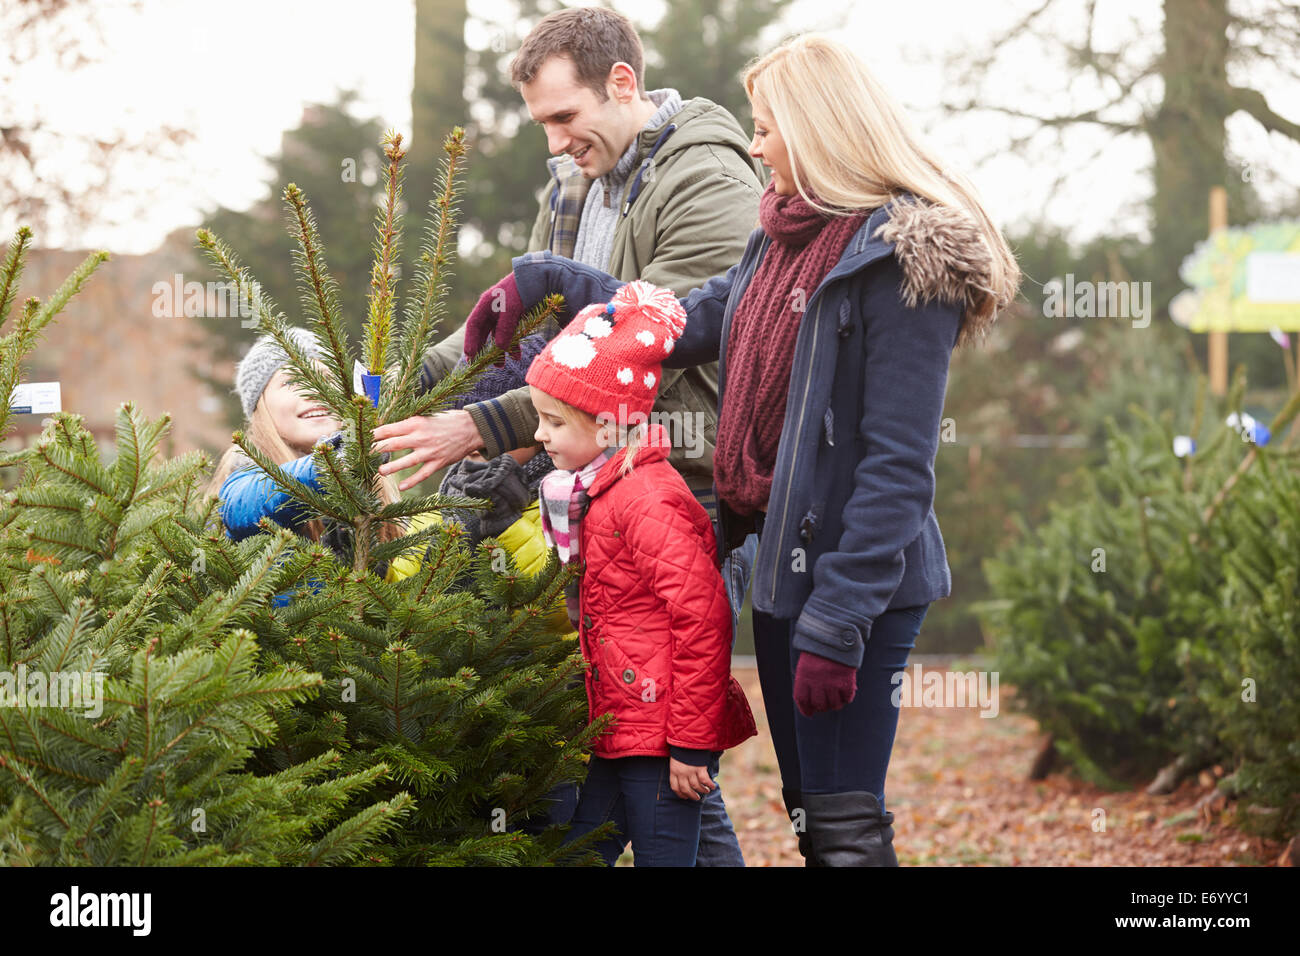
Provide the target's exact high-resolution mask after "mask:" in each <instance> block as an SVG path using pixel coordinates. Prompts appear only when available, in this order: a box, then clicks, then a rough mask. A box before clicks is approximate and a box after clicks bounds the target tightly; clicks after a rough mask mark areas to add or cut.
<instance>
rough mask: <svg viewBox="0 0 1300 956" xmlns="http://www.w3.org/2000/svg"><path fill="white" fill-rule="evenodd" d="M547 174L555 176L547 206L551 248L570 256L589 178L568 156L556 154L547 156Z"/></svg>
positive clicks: (567, 257)
mask: <svg viewBox="0 0 1300 956" xmlns="http://www.w3.org/2000/svg"><path fill="white" fill-rule="evenodd" d="M550 162H551V175H552V176H554V177H555V191H554V192H553V193H552V206H551V246H550V249H551V252H552V254H554V255H557V256H564V257H565V258H566V259H571V258H573V248H574V245H575V244H576V243H577V241H578V226H580V225H581V224H582V210H583V208H584V207H585V206H586V204H587V192H588V191H589V190H590V189H591V180H590V179H588V178H587V177H586V176H584V175H582V170H580V169H578V166H577V164H576V163H574V161H573V160H572V158H570V157H568V156H559V157H556V158H555V159H553V160H551V161H550Z"/></svg>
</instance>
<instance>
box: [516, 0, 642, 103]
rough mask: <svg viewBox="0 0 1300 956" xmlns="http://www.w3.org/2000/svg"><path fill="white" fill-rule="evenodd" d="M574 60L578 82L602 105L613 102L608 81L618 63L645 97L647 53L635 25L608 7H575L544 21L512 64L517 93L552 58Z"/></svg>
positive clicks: (529, 37) (552, 15)
mask: <svg viewBox="0 0 1300 956" xmlns="http://www.w3.org/2000/svg"><path fill="white" fill-rule="evenodd" d="M554 56H558V57H564V58H565V59H567V60H570V61H572V63H573V68H574V71H575V72H576V73H577V76H578V82H579V83H581V84H582V85H583V86H585V87H588V88H589V89H591V90H593V91H595V93H596V95H597V96H598V97H600V100H601V102H604V101H605V100H607V99H609V95H608V94H607V93H606V92H605V81H606V80H607V79H608V78H609V71H610V70H612V69H613V68H614V64H615V63H618V62H620V61H621V62H623V63H626V64H627V65H628V66H630V67H631V68H632V72H633V73H634V74H635V75H636V87H637V92H638V93H640V94H641V96H642V97H644V96H645V54H644V53H643V51H642V49H641V38H640V37H639V36H637V35H636V30H635V29H633V27H632V21H630V20H629V19H628V18H627V17H625V16H623V14H621V13H618V12H617V11H615V10H608V9H606V8H604V7H574V8H572V9H568V10H557V11H556V12H554V13H552V14H548V15H547V16H545V17H543V18H542V19H541V21H540V22H539V23H538V24H537V26H535V27H533V29H532V31H531V32H530V33H529V34H528V36H526V37H525V38H524V43H523V46H521V47H520V48H519V53H518V54H516V56H515V58H514V60H513V61H512V62H511V64H510V82H511V83H513V84H514V87H515V89H516V90H517V89H519V88H520V87H521V86H523V84H525V83H531V82H532V81H533V79H534V78H535V77H536V76H537V74H538V72H539V71H540V70H541V68H542V66H543V64H545V63H546V61H547V60H549V59H550V58H551V57H554Z"/></svg>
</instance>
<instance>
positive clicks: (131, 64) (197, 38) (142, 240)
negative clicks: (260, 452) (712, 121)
mask: <svg viewBox="0 0 1300 956" xmlns="http://www.w3.org/2000/svg"><path fill="white" fill-rule="evenodd" d="M0 2H5V0H0ZM8 2H12V0H8ZM1038 2H1039V0H1011V2H997V3H994V2H983V0H965V2H962V0H908V2H905V3H897V2H888V3H883V2H874V0H871V2H867V0H857V2H831V0H797V2H796V6H795V8H794V12H793V14H792V15H791V16H789V17H788V18H787V20H786V22H785V25H784V27H783V28H782V29H778V30H777V31H776V34H775V35H774V36H773V41H774V42H775V39H776V38H777V35H779V34H781V33H784V32H789V31H790V30H791V29H793V28H795V27H796V26H797V28H798V29H822V30H826V31H828V32H831V33H834V34H837V35H838V36H840V37H841V38H842V39H845V40H847V41H849V42H851V43H853V44H855V46H857V47H858V48H859V49H860V50H861V51H863V52H864V55H865V56H866V57H867V59H868V63H869V65H870V67H871V68H872V69H873V71H874V72H875V73H876V74H877V75H878V77H879V78H880V79H881V80H882V81H883V82H884V84H885V85H886V86H887V87H888V88H889V89H890V90H892V91H893V92H894V93H895V94H896V95H897V96H898V97H899V98H900V99H901V100H903V101H904V103H905V104H906V105H908V106H909V107H910V108H912V109H913V111H914V115H915V117H916V119H917V122H918V125H919V126H920V127H921V128H922V130H923V131H924V133H925V134H926V136H927V138H928V139H929V141H930V142H931V144H932V145H933V146H935V147H936V148H937V149H938V150H939V152H940V153H941V154H942V155H943V156H944V157H945V158H946V159H947V161H948V162H949V163H951V164H952V165H954V166H956V167H958V168H962V169H966V170H968V171H969V172H970V174H971V175H972V176H973V178H974V179H975V181H976V183H977V185H978V186H979V187H980V188H981V190H982V191H983V192H984V194H985V197H986V199H987V201H988V203H989V205H990V206H991V207H992V209H993V211H994V215H995V216H996V217H997V218H999V219H1001V220H1002V221H1003V222H1004V223H1007V224H1015V223H1018V222H1024V221H1029V220H1033V219H1036V218H1046V219H1047V220H1048V221H1050V222H1053V223H1057V224H1060V225H1063V226H1066V227H1067V228H1069V229H1070V230H1071V231H1072V232H1073V233H1074V234H1075V235H1076V236H1077V237H1079V238H1086V237H1089V236H1092V235H1096V234H1099V233H1103V232H1111V233H1127V232H1135V231H1138V230H1139V229H1140V224H1141V222H1142V214H1143V208H1142V200H1143V198H1144V197H1145V195H1146V194H1147V192H1148V189H1149V186H1148V184H1147V182H1146V181H1145V180H1144V179H1143V178H1142V175H1141V173H1142V170H1143V168H1144V167H1145V166H1146V165H1147V164H1148V163H1149V161H1150V151H1149V149H1148V148H1147V146H1146V144H1145V142H1144V141H1143V140H1141V139H1140V138H1137V137H1129V138H1128V139H1127V140H1119V141H1113V140H1111V139H1110V138H1109V137H1108V136H1107V135H1105V134H1099V133H1096V132H1092V131H1081V132H1080V133H1079V134H1077V135H1075V136H1074V137H1073V138H1072V140H1071V141H1070V142H1069V143H1068V144H1067V147H1066V148H1065V149H1064V150H1054V151H1052V152H1050V153H1046V154H1045V153H1043V152H1039V153H1038V154H1036V155H1023V154H1022V155H1017V154H1014V153H1012V152H1010V151H1006V150H1000V149H999V145H1000V144H1001V143H1004V142H1006V141H1007V140H1008V139H1009V137H1010V136H1011V135H1012V134H1013V132H1014V131H1015V130H1016V129H1018V128H1020V127H1016V126H1015V125H1013V124H1014V122H1015V121H1012V120H1007V119H1001V118H996V117H987V116H986V117H981V118H978V119H977V118H975V117H971V116H945V115H944V114H943V113H942V112H941V111H939V110H938V109H937V106H938V104H939V103H941V102H942V101H943V100H945V99H949V100H960V99H961V98H962V97H963V95H964V91H962V90H961V89H960V88H958V87H957V86H956V78H955V77H954V76H952V75H949V71H948V70H945V69H944V67H943V62H944V57H945V55H946V54H950V53H954V52H961V51H963V50H974V49H976V48H978V47H979V46H980V44H981V41H982V40H984V39H985V38H988V37H990V36H993V35H995V34H996V33H998V32H999V30H1000V29H1005V27H1006V26H1007V25H1008V24H1010V23H1013V22H1015V21H1016V20H1017V19H1018V17H1019V16H1021V15H1022V14H1023V12H1024V11H1025V10H1026V9H1028V8H1031V7H1033V6H1035V5H1036V4H1037V3H1038ZM469 3H470V10H471V12H472V13H474V14H477V15H481V16H483V17H484V18H486V19H500V18H502V17H505V16H507V15H508V11H509V10H510V6H509V5H508V4H505V3H501V2H499V0H469ZM97 6H102V7H105V8H107V9H106V10H105V11H104V12H103V13H102V15H101V16H102V21H103V24H104V31H105V39H106V42H107V46H108V50H107V52H106V54H105V55H104V57H103V58H102V61H101V62H98V63H96V64H94V65H91V66H88V67H85V68H83V69H82V70H80V71H77V72H75V73H69V72H67V71H64V70H60V69H59V68H58V67H57V66H55V65H54V64H52V63H41V62H39V61H38V62H36V63H33V64H31V65H30V66H29V67H28V68H27V69H25V70H24V73H23V74H22V76H21V77H20V78H19V79H18V80H17V82H16V83H14V84H13V85H11V88H10V89H9V90H8V91H7V92H6V94H5V96H4V101H5V102H6V103H14V102H19V103H27V104H29V106H28V109H34V110H36V111H37V114H38V115H39V117H40V118H41V120H42V121H43V122H44V123H45V124H47V125H49V126H51V127H57V128H61V129H76V130H80V131H85V132H91V133H99V134H102V135H103V136H104V137H105V138H109V137H112V136H113V135H114V133H115V131H116V130H126V131H127V132H128V133H130V134H131V135H132V136H143V135H146V134H147V133H148V131H149V130H152V129H154V128H156V127H158V126H159V125H163V124H168V125H172V126H178V127H184V128H187V129H189V130H191V131H193V132H194V134H195V139H194V140H193V141H192V142H191V143H190V144H189V145H188V146H187V147H186V150H185V154H184V161H183V163H182V164H180V165H179V166H168V167H166V168H163V167H160V166H158V165H157V164H153V165H151V164H149V163H146V162H141V163H140V164H139V168H138V171H137V170H136V169H135V168H134V167H133V169H132V170H131V171H129V173H128V174H129V175H133V176H134V177H135V179H136V181H137V185H139V186H141V187H143V188H146V189H148V191H149V200H150V201H149V204H148V208H147V209H146V210H145V211H144V213H143V214H141V215H133V216H132V218H130V220H129V221H127V222H125V223H123V224H121V225H119V226H116V227H111V228H110V227H105V226H103V225H101V224H96V223H85V224H78V223H70V224H68V228H66V229H63V230H60V229H57V228H55V229H51V230H47V231H46V234H45V235H43V236H41V237H40V241H41V244H43V245H56V244H57V245H66V246H80V247H86V246H103V247H107V248H110V249H112V250H114V251H117V252H123V253H139V252H145V251H148V250H149V249H151V248H153V247H155V246H156V245H157V244H158V242H159V241H160V240H161V239H162V237H163V236H164V235H165V234H166V233H167V232H169V231H170V230H172V229H174V228H176V227H178V226H184V225H195V224H197V221H198V218H199V210H200V209H202V208H204V207H205V206H210V205H212V204H215V203H220V204H223V205H228V206H233V207H236V208H240V207H244V206H247V205H248V204H250V203H251V202H253V201H255V200H256V199H258V198H259V197H261V196H262V195H264V193H265V186H264V181H265V178H266V176H267V175H268V167H267V165H266V163H265V160H264V157H265V156H268V155H271V154H273V153H275V152H276V150H277V149H278V147H279V144H280V135H281V133H282V131H283V130H285V129H287V128H292V127H294V126H296V125H297V123H298V121H299V119H300V117H301V114H302V108H303V106H304V104H306V103H309V102H332V101H333V100H334V99H335V96H336V93H337V91H338V90H340V89H348V88H350V89H355V90H357V91H358V92H359V93H360V99H359V101H358V102H357V104H356V112H357V113H358V114H359V115H373V116H377V117H379V118H380V120H381V121H382V123H383V124H384V125H385V126H393V127H396V128H398V129H399V130H402V131H404V132H408V133H409V129H410V120H411V116H410V88H411V76H412V67H413V57H414V40H413V28H414V3H413V2H412V0H367V2H366V3H364V4H358V3H355V2H352V0H346V2H345V0H314V2H310V3H308V2H288V0H222V2H221V3H220V4H217V5H212V4H210V3H207V2H201V0H180V2H159V0H144V2H143V3H142V4H141V5H140V9H139V10H138V11H133V10H131V9H130V8H129V7H128V6H126V5H125V4H124V3H122V0H99V2H98V3H97ZM616 6H618V7H619V8H620V9H622V10H624V12H627V13H629V15H632V16H633V17H636V18H640V22H642V23H647V22H652V20H651V18H653V17H657V16H658V15H659V11H660V10H661V9H662V8H658V9H656V6H655V5H654V4H653V3H645V2H641V3H635V4H634V3H628V2H626V0H620V2H618V3H616ZM1082 6H1083V4H1082V3H1081V2H1078V0H1061V7H1062V10H1063V14H1062V15H1061V16H1060V17H1058V22H1059V28H1060V29H1061V30H1062V31H1069V30H1071V29H1072V28H1073V27H1075V26H1076V20H1075V19H1072V18H1071V11H1072V10H1077V9H1080V8H1082ZM1160 15H1161V14H1160V4H1159V3H1158V2H1157V0H1132V2H1110V3H1108V2H1106V0H1102V2H1101V3H1100V5H1099V16H1098V22H1099V24H1100V27H1099V41H1100V43H1101V44H1102V45H1103V46H1108V47H1110V48H1116V49H1124V50H1126V51H1128V52H1130V53H1132V52H1140V51H1141V50H1143V49H1147V48H1149V47H1150V45H1151V44H1153V43H1157V44H1158V42H1159V30H1160ZM792 25H794V26H792ZM291 37H292V38H293V40H292V42H290V38H291ZM469 40H470V42H471V43H472V44H475V45H478V44H480V43H483V42H485V41H484V37H483V35H482V33H472V34H471V35H470V37H469ZM1004 52H1005V53H1006V54H1007V55H1006V57H1005V59H1006V60H1007V61H1008V65H1006V66H1004V67H1003V69H1002V70H1001V71H1000V72H999V74H998V76H997V77H996V78H995V81H994V83H993V85H992V86H991V87H990V88H991V89H992V90H994V91H996V94H997V95H998V96H999V97H1000V98H1001V99H1002V100H1003V102H1004V103H1005V104H1006V105H1014V106H1017V107H1020V108H1024V109H1028V110H1036V111H1042V112H1056V111H1067V110H1068V109H1069V108H1070V102H1069V100H1068V98H1062V97H1057V96H1056V95H1055V94H1052V95H1048V94H1049V92H1050V91H1054V90H1057V89H1059V88H1060V87H1061V84H1062V83H1063V82H1064V76H1063V74H1062V73H1061V70H1060V67H1059V65H1057V64H1056V63H1055V62H1053V61H1052V60H1051V58H1050V57H1049V56H1048V51H1046V50H1044V49H1043V48H1042V46H1041V44H1038V43H1019V44H1014V45H1012V46H1010V47H1009V48H1008V49H1007V50H1006V51H1004ZM1297 61H1298V62H1300V57H1297ZM1251 80H1252V81H1254V82H1262V83H1264V91H1265V93H1266V94H1267V95H1268V97H1269V101H1270V105H1271V106H1272V107H1273V109H1274V110H1276V111H1277V112H1279V113H1281V114H1283V115H1285V116H1287V117H1288V118H1291V119H1300V90H1298V89H1297V86H1296V84H1290V85H1288V84H1286V83H1283V82H1280V81H1273V80H1272V79H1271V78H1261V77H1252V78H1251ZM648 83H649V84H650V85H651V86H652V87H653V86H660V85H671V78H670V77H655V76H650V77H648ZM682 92H683V94H684V95H687V96H689V95H690V94H691V92H692V91H690V90H683V91H682ZM1089 92H1090V91H1089V90H1088V89H1087V88H1086V87H1085V88H1077V87H1076V88H1075V89H1074V90H1073V91H1072V94H1073V95H1076V96H1082V97H1086V96H1087V95H1089ZM1229 132H1230V137H1231V139H1230V146H1231V148H1232V150H1233V152H1234V154H1235V155H1236V156H1237V157H1238V160H1239V163H1240V165H1242V166H1243V167H1244V166H1246V165H1249V166H1251V167H1252V169H1251V170H1250V172H1251V174H1253V175H1254V178H1255V180H1256V182H1257V183H1259V184H1260V185H1261V188H1263V189H1264V190H1265V194H1266V195H1268V194H1269V192H1270V191H1272V192H1273V193H1274V194H1277V193H1278V192H1279V191H1282V190H1291V191H1294V190H1295V189H1296V188H1297V187H1300V148H1297V147H1294V146H1293V145H1290V144H1287V143H1285V142H1284V141H1283V140H1282V139H1281V137H1279V136H1276V135H1274V136H1273V137H1271V138H1270V137H1269V136H1268V135H1267V134H1265V133H1264V131H1263V130H1262V129H1261V128H1260V127H1258V125H1256V124H1255V123H1254V122H1253V121H1251V120H1248V119H1246V118H1244V117H1238V118H1236V119H1234V120H1233V121H1231V123H1230V128H1229ZM525 135H535V136H541V135H542V134H541V132H540V131H538V130H534V129H531V128H530V129H529V130H527V132H526V133H525ZM1102 147H1105V149H1104V151H1103V153H1102V155H1100V156H1098V157H1095V158H1094V157H1093V153H1094V152H1095V151H1096V150H1097V149H1099V148H1102ZM990 155H992V156H993V157H994V158H993V159H992V160H991V161H989V162H987V163H986V164H984V165H983V166H981V167H979V168H975V166H974V163H975V161H976V160H977V159H980V158H983V157H986V156H990ZM39 160H40V161H41V162H43V163H53V164H57V163H58V161H59V160H58V158H57V157H39ZM54 168H58V169H60V170H62V167H59V166H57V165H56V166H55V167H54ZM1063 171H1069V172H1072V175H1071V176H1070V177H1069V178H1068V180H1067V182H1066V183H1065V185H1064V187H1061V188H1057V187H1055V186H1054V183H1055V180H1056V179H1057V177H1058V176H1059V175H1060V174H1061V173H1062V172H1063ZM64 175H65V178H66V181H67V182H68V183H69V184H70V185H73V186H74V187H75V185H76V178H75V177H76V170H75V169H69V170H67V172H66V173H65V174H64ZM110 211H112V210H110ZM116 211H117V212H121V210H116ZM5 226H6V227H7V228H11V227H12V224H9V223H5Z"/></svg>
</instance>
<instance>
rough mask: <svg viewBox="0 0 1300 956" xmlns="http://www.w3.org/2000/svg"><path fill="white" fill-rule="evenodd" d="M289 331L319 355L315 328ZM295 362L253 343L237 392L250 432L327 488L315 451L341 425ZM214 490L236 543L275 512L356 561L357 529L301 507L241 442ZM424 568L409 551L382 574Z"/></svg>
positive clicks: (390, 496) (271, 343) (393, 532)
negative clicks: (293, 372) (309, 391)
mask: <svg viewBox="0 0 1300 956" xmlns="http://www.w3.org/2000/svg"><path fill="white" fill-rule="evenodd" d="M289 334H290V335H292V336H293V338H294V341H296V342H297V343H298V345H299V347H300V348H302V349H303V351H304V352H306V353H307V355H309V356H310V357H311V358H313V359H318V358H319V355H320V345H319V343H318V342H317V341H316V337H315V336H314V335H313V334H312V333H311V332H309V331H308V330H306V329H301V328H291V329H290V330H289ZM288 362H289V356H288V354H287V353H286V352H285V351H284V350H283V349H282V348H280V346H279V345H277V344H276V342H275V340H274V339H273V338H271V337H270V336H269V335H264V336H262V337H261V338H259V339H258V340H257V341H256V342H255V343H253V347H252V348H250V349H249V350H248V354H247V355H245V356H244V357H243V359H242V360H240V363H239V366H238V367H237V368H236V370H235V392H236V393H237V394H238V395H239V401H240V404H241V405H242V406H243V409H244V414H245V415H246V416H247V421H246V423H245V425H244V434H245V435H247V436H248V438H249V439H250V440H251V441H252V442H253V444H255V445H256V446H257V448H258V449H259V450H260V451H261V452H262V454H264V455H266V456H267V457H268V458H270V459H271V460H272V461H274V462H275V463H276V464H278V465H280V467H282V468H283V469H284V470H285V472H287V473H288V474H289V475H291V476H292V477H294V478H296V479H298V480H299V481H301V482H302V483H303V484H305V485H307V486H309V487H311V488H314V489H315V490H317V491H320V490H322V488H321V484H320V481H319V479H318V477H317V474H316V457H315V455H314V454H313V452H312V449H313V448H314V447H315V446H316V445H317V444H318V443H319V442H321V441H322V440H323V439H330V438H332V440H333V441H334V442H335V444H336V447H337V444H338V442H339V441H340V440H341V438H340V435H341V433H340V428H341V427H342V424H341V422H339V420H338V418H336V417H335V416H334V414H333V412H331V411H330V410H329V409H328V408H325V407H324V406H322V405H321V404H320V403H319V402H317V401H315V400H314V399H312V398H309V397H308V396H307V395H306V394H305V393H303V392H302V391H300V390H299V389H298V388H297V387H295V386H294V384H293V382H292V381H291V380H290V378H289V370H288V368H287V365H288ZM380 481H381V485H380V489H379V493H380V498H381V500H383V501H385V502H387V503H391V502H394V501H397V500H398V498H399V492H398V490H397V483H396V482H395V481H394V480H393V479H391V478H384V479H381V480H380ZM208 493H209V494H214V495H216V496H217V498H219V499H220V501H221V520H222V523H223V524H224V525H225V528H226V533H227V534H228V535H229V536H230V537H231V538H232V539H234V540H235V541H239V540H242V539H243V538H246V537H248V536H249V535H252V534H256V533H257V530H258V528H257V523H258V522H259V521H261V520H262V519H263V518H265V517H269V518H271V520H273V521H274V522H276V523H277V524H279V525H283V526H284V527H286V528H291V529H292V530H294V531H296V532H298V533H299V534H301V535H303V536H304V537H306V538H309V539H311V540H312V541H316V542H320V543H322V544H324V545H325V546H326V547H329V548H331V549H332V550H333V551H334V552H335V554H337V555H338V556H339V559H340V560H342V561H347V562H350V561H351V560H352V558H351V538H350V535H351V529H349V528H344V527H339V526H336V525H335V523H334V522H326V521H324V520H322V519H321V518H320V517H318V516H313V515H311V514H308V513H306V512H305V511H304V509H303V507H302V505H301V504H299V503H298V502H297V501H295V500H294V499H293V498H291V497H290V496H289V494H288V493H287V492H286V491H284V490H283V489H282V488H280V487H279V486H277V485H276V484H275V481H274V480H273V479H272V478H271V476H270V475H268V474H266V473H265V472H263V471H262V470H261V469H259V468H258V467H257V466H256V465H255V464H253V462H252V461H251V460H249V458H248V457H247V456H246V455H245V454H244V453H243V452H242V451H241V450H240V449H239V448H238V447H236V446H231V447H230V448H229V449H228V450H227V451H226V453H225V454H224V455H223V456H222V458H221V461H220V462H218V464H217V470H216V472H215V473H214V474H213V477H212V481H211V482H210V483H209V485H208ZM428 520H429V519H428V517H427V516H418V517H417V519H415V520H413V521H412V524H411V530H417V529H418V527H419V526H422V525H423V524H424V523H426V522H427V521H428ZM405 533H407V532H406V531H405V530H404V529H403V528H402V527H401V526H399V525H397V524H396V523H390V524H388V525H386V526H385V527H384V528H383V529H382V530H381V532H380V538H381V540H385V541H391V540H393V539H395V538H397V537H400V536H401V535H403V534H405ZM417 567H418V561H416V560H415V559H414V558H413V557H411V556H407V557H403V558H398V559H397V560H395V561H393V562H392V565H391V566H389V567H385V568H383V569H382V571H381V573H383V574H384V575H385V576H386V577H387V578H388V580H390V581H392V580H397V579H399V578H402V577H406V576H407V575H409V574H411V573H413V571H414V570H415V568H417ZM288 599H289V597H288V595H277V596H276V598H275V600H274V603H275V605H276V606H283V605H284V604H286V603H287V602H288Z"/></svg>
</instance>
